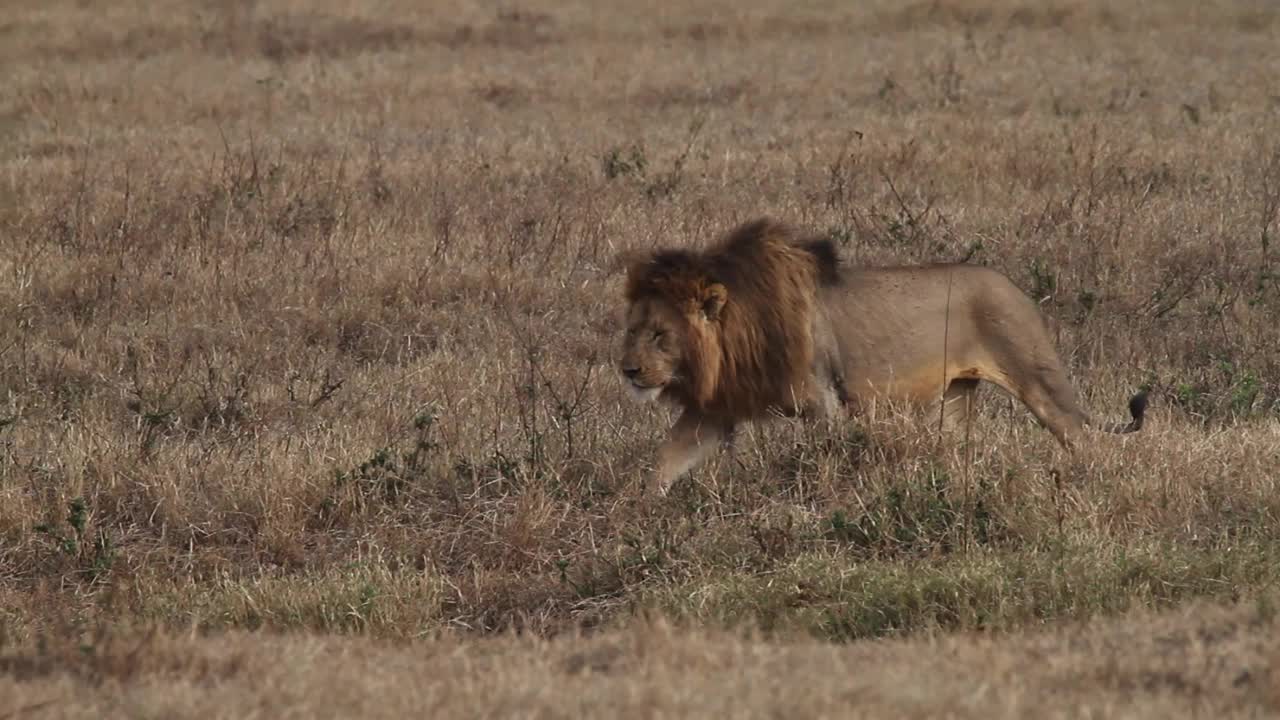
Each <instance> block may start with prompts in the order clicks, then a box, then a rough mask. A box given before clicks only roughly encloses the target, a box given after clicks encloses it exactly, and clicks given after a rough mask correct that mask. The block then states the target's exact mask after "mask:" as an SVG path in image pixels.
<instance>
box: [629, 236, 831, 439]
mask: <svg viewBox="0 0 1280 720" xmlns="http://www.w3.org/2000/svg"><path fill="white" fill-rule="evenodd" d="M834 257H835V255H834V250H833V249H831V248H830V247H829V246H828V245H827V244H824V243H823V242H822V241H818V242H813V241H810V242H809V243H808V244H800V243H797V242H796V238H795V236H794V233H793V232H792V231H791V230H790V229H789V228H788V227H787V226H784V225H781V224H779V223H776V222H774V221H772V220H769V219H762V220H757V221H754V222H751V223H747V224H745V225H742V226H740V227H739V228H737V229H735V230H734V231H732V232H731V233H729V235H728V236H726V237H725V238H724V239H722V240H721V241H720V242H719V243H717V244H716V245H715V246H713V247H711V248H710V249H708V250H706V251H704V252H695V251H688V250H663V251H659V252H656V253H654V254H652V255H649V256H647V257H644V258H642V259H640V260H637V261H635V262H633V263H631V266H630V268H629V269H628V272H627V287H626V298H627V301H628V307H627V316H626V330H625V334H624V336H623V341H622V355H621V358H620V361H619V363H618V369H619V371H620V372H621V374H622V378H623V382H624V383H625V384H626V386H627V388H628V389H629V390H630V391H631V393H632V395H634V396H635V397H636V398H638V399H640V400H643V401H650V400H657V399H659V398H661V399H664V400H667V401H671V402H673V403H675V404H677V405H680V406H682V407H684V408H693V409H695V410H697V411H698V412H700V413H703V414H707V415H717V416H722V417H726V418H731V419H745V418H748V417H751V416H753V415H758V414H760V413H762V412H764V411H765V410H767V409H770V408H778V409H781V410H783V411H794V410H795V409H796V406H797V404H798V403H799V401H800V399H801V398H803V397H804V393H805V386H806V384H807V383H808V382H809V375H810V365H811V360H812V357H813V339H812V337H811V335H810V332H811V325H812V315H813V312H814V303H815V290H816V287H817V285H818V284H819V282H820V281H821V279H822V278H823V277H825V274H824V273H825V269H824V268H823V264H824V261H826V260H833V259H834Z"/></svg>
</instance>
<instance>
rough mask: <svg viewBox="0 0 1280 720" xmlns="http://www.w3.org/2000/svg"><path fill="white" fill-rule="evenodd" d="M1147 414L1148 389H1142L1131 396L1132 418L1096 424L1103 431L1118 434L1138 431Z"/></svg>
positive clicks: (1130, 412)
mask: <svg viewBox="0 0 1280 720" xmlns="http://www.w3.org/2000/svg"><path fill="white" fill-rule="evenodd" d="M1146 414H1147V391H1146V390H1140V391H1138V394H1137V395H1134V396H1133V397H1131V398H1129V415H1130V416H1132V417H1133V419H1132V420H1130V421H1129V422H1127V423H1099V424H1094V426H1095V427H1097V428H1098V429H1099V430H1102V431H1103V432H1109V433H1116V434H1123V433H1131V432H1138V431H1139V430H1141V429H1142V421H1143V419H1144V417H1145V416H1146ZM1091 424H1093V423H1091Z"/></svg>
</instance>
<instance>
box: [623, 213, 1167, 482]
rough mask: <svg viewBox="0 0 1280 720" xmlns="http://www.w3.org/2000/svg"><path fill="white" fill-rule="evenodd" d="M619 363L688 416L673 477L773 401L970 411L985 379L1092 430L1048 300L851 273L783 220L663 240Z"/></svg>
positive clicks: (936, 272) (1057, 419)
mask: <svg viewBox="0 0 1280 720" xmlns="http://www.w3.org/2000/svg"><path fill="white" fill-rule="evenodd" d="M626 297H627V301H628V304H629V310H628V317H627V332H626V337H625V339H624V346H623V355H622V359H621V362H620V369H621V370H622V371H623V374H624V375H625V376H626V377H627V379H628V380H629V381H630V383H631V387H632V389H633V390H634V391H636V393H637V394H638V395H640V396H642V397H655V396H656V397H659V398H661V399H663V400H666V401H669V402H671V403H673V404H675V405H677V406H679V407H681V408H682V409H683V410H684V412H683V414H682V415H681V417H680V419H679V420H678V421H677V422H676V425H675V427H674V428H673V429H672V434H671V437H670V438H669V439H668V441H667V442H666V443H665V444H664V445H663V447H662V448H661V450H660V451H659V463H658V468H657V471H656V473H655V475H654V477H653V489H654V490H656V491H657V492H660V493H661V492H665V490H666V488H667V486H668V485H669V484H670V483H671V482H672V481H673V480H675V479H676V478H677V477H679V476H680V475H681V474H683V473H684V472H685V471H687V470H688V469H689V468H690V467H692V466H693V465H694V464H696V463H697V462H698V461H700V460H701V458H703V457H705V456H706V454H707V453H708V452H709V451H710V450H711V449H713V448H714V446H715V445H716V444H718V443H719V442H721V441H724V440H726V439H728V438H731V437H732V433H733V430H734V426H735V425H736V424H737V423H739V422H742V421H744V420H750V419H754V418H757V417H760V416H762V415H764V414H765V413H767V412H770V411H775V412H781V413H783V414H788V415H791V414H797V413H814V414H823V415H831V414H833V413H835V412H836V411H838V409H839V408H840V407H842V406H844V407H847V408H851V409H857V408H858V407H861V406H864V405H865V404H866V403H869V402H872V401H874V400H875V398H877V397H890V398H899V399H906V400H909V401H914V402H933V401H938V400H941V401H943V402H944V403H946V405H945V407H946V412H945V413H944V415H945V416H946V418H947V419H948V421H949V424H953V423H954V422H955V421H957V420H964V419H967V414H968V408H969V406H970V405H971V403H970V400H971V398H972V393H973V391H974V390H975V389H976V387H977V383H978V381H980V380H985V381H988V382H991V383H994V384H996V385H997V386H999V387H1001V388H1003V389H1004V390H1006V391H1008V392H1009V393H1010V394H1012V395H1014V396H1015V397H1017V398H1018V399H1020V400H1021V401H1022V402H1023V403H1024V404H1025V405H1026V406H1027V407H1028V408H1029V409H1030V410H1031V411H1032V413H1033V414H1035V416H1036V417H1037V418H1038V419H1039V420H1040V421H1041V422H1042V423H1043V424H1044V425H1045V426H1046V427H1048V428H1049V430H1050V431H1051V432H1053V434H1054V436H1055V437H1056V438H1057V439H1058V440H1059V441H1060V442H1061V443H1062V444H1063V445H1064V446H1067V447H1071V445H1072V443H1073V441H1074V438H1075V436H1076V434H1077V433H1078V432H1079V431H1080V430H1081V429H1082V428H1083V427H1084V426H1086V425H1094V426H1096V427H1100V428H1101V429H1104V430H1107V431H1109V432H1122V433H1123V432H1133V431H1136V430H1138V429H1140V428H1141V427H1142V419H1143V412H1144V410H1145V407H1146V396H1145V393H1139V394H1138V395H1136V396H1134V398H1133V399H1132V400H1131V401H1130V413H1131V415H1132V417H1133V420H1132V421H1131V422H1129V423H1128V424H1113V425H1106V424H1104V425H1098V424H1096V423H1093V421H1092V420H1091V419H1090V418H1089V417H1088V415H1087V414H1086V413H1085V412H1084V411H1083V410H1082V409H1081V408H1080V407H1079V405H1078V403H1077V401H1076V397H1075V392H1074V390H1073V389H1072V387H1071V385H1070V383H1069V382H1068V381H1067V377H1066V373H1065V371H1064V369H1063V367H1062V364H1061V361H1060V360H1059V358H1058V355H1057V352H1056V350H1055V349H1054V348H1053V345H1052V342H1051V339H1050V337H1049V334H1048V331H1047V330H1046V328H1045V326H1044V323H1043V318H1042V317H1041V315H1040V313H1039V309H1038V308H1037V307H1036V306H1035V304H1034V303H1032V302H1031V301H1030V299H1029V298H1027V297H1026V295H1024V294H1023V293H1022V292H1021V291H1020V290H1018V288H1017V287H1016V286H1014V285H1013V283H1011V282H1010V281H1009V279H1008V278H1006V277H1005V276H1003V275H1001V274H1000V273H998V272H996V271H994V270H990V269H987V268H982V267H977V266H970V265H933V266H921V267H902V268H870V269H858V268H842V267H840V266H839V262H838V257H837V254H836V252H835V248H834V246H833V245H831V243H830V242H828V241H825V240H821V239H816V238H813V237H805V236H802V235H801V234H799V233H797V232H796V231H795V230H793V229H791V228H790V227H788V226H786V225H783V224H781V223H778V222H775V221H773V220H770V219H767V218H766V219H761V220H756V221H753V222H750V223H746V224H744V225H742V226H740V227H738V228H736V229H734V230H733V231H731V232H730V233H729V234H728V235H726V236H725V237H724V238H723V239H721V240H720V241H719V242H717V243H716V244H715V245H714V246H712V247H711V248H709V249H708V250H706V251H703V252H693V251H686V250H664V251H660V252H657V253H655V254H654V255H653V256H652V257H650V258H648V259H647V260H643V261H639V262H636V263H633V264H632V266H631V267H630V269H629V271H628V277H627V290H626Z"/></svg>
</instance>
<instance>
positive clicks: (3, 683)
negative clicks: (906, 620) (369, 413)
mask: <svg viewBox="0 0 1280 720" xmlns="http://www.w3.org/2000/svg"><path fill="white" fill-rule="evenodd" d="M1275 629H1276V627H1275V620H1274V608H1273V607H1272V606H1271V605H1269V604H1258V605H1256V606H1249V605H1241V606H1240V607H1236V608H1232V609H1229V610H1228V609H1221V608H1214V607H1204V606H1199V605H1192V606H1190V607H1187V608H1184V609H1182V610H1179V611H1175V612H1168V613H1165V614H1162V615H1150V614H1148V613H1137V614H1134V615H1131V616H1126V617H1124V618H1120V619H1116V620H1109V621H1105V622H1098V621H1095V622H1093V623H1090V624H1087V625H1083V626H1074V625H1071V626H1066V627H1062V628H1059V629H1057V630H1054V631H1040V632H1033V633H1023V632H1018V633H1012V634H1010V635H1008V636H1004V637H1000V638H991V637H986V636H971V635H957V636H947V637H931V638H915V639H910V640H895V641H863V642H860V643H856V644H852V645H833V644H829V643H819V642H815V641H813V640H787V641H776V640H775V641H768V642H766V641H762V640H760V639H758V638H752V637H744V636H742V635H739V634H732V635H730V634H725V633H718V632H709V631H706V630H694V631H688V630H686V629H682V628H674V627H672V626H670V625H667V624H665V623H656V624H650V623H636V624H634V625H632V626H631V627H630V628H628V629H625V630H619V631H612V632H607V633H601V634H597V635H593V636H591V637H587V638H580V637H561V638H556V639H553V640H546V639H540V638H528V637H527V638H512V637H502V638H492V639H484V640H465V641H462V640H459V639H458V638H456V637H455V638H442V639H437V640H431V641H414V642H402V643H386V642H375V641H371V640H368V639H364V638H355V639H352V638H346V639H336V638H332V637H325V636H318V635H292V636H278V635H273V634H269V633H257V634H247V633H243V632H239V631H236V632H231V633H226V634H222V635H219V636H217V637H213V638H195V637H190V636H182V635H168V634H145V633H141V634H123V635H107V636H95V637H91V638H88V639H87V640H86V641H83V642H81V643H78V644H77V643H69V642H55V643H53V644H50V645H46V646H45V647H44V648H43V649H37V648H34V647H30V648H24V649H23V650H22V651H19V652H13V653H9V654H6V655H0V697H5V698H6V699H7V700H9V701H10V702H9V703H8V705H7V707H8V708H11V709H13V710H16V711H17V712H18V716H19V717H55V716H56V717H68V718H70V717H85V718H97V717H119V716H124V717H166V718H176V717H200V718H214V717H219V718H221V717H226V718H233V717H246V716H250V715H260V714H268V715H271V716H272V717H351V716H353V715H356V716H360V717H404V716H405V715H412V714H421V713H424V712H425V713H430V714H431V715H432V716H433V717H539V718H542V717H557V718H559V717H853V718H872V717H892V718H936V717H951V718H1030V717H1037V718H1042V717H1050V718H1059V717H1061V718H1067V717H1071V718H1075V717H1127V718H1168V717H1177V716H1188V715H1189V716H1196V717H1214V718H1236V717H1239V718H1247V717H1267V716H1270V715H1273V714H1274V713H1275V712H1276V711H1277V710H1280V676H1277V674H1276V671H1275V668H1276V664H1275V663H1276V660H1277V659H1278V658H1280V643H1278V642H1277V635H1276V632H1275Z"/></svg>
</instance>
